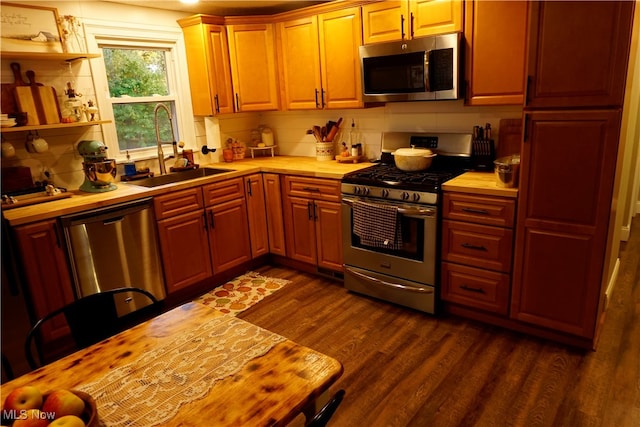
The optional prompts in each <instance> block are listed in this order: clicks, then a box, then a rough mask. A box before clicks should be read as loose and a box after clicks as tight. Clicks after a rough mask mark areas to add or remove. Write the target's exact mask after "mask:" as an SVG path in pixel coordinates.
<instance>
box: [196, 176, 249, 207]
mask: <svg viewBox="0 0 640 427" xmlns="http://www.w3.org/2000/svg"><path fill="white" fill-rule="evenodd" d="M202 192H203V194H204V204H205V206H213V205H216V204H219V203H224V202H228V201H229V200H234V199H240V198H242V197H244V186H243V184H242V178H233V179H228V180H226V181H221V182H216V183H214V184H208V185H205V186H203V187H202Z"/></svg>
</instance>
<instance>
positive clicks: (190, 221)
mask: <svg viewBox="0 0 640 427" xmlns="http://www.w3.org/2000/svg"><path fill="white" fill-rule="evenodd" d="M205 227H206V224H205V222H204V210H202V209H200V210H197V211H192V212H189V213H186V214H182V215H178V216H174V217H172V218H169V219H164V220H162V221H158V237H159V240H160V249H161V252H162V265H163V268H164V276H165V280H166V286H167V293H171V292H175V291H177V290H179V289H183V288H186V287H188V286H189V285H193V284H194V283H197V282H200V281H202V280H205V279H207V278H209V277H211V275H212V270H211V261H210V260H209V241H208V239H207V230H206V228H205Z"/></svg>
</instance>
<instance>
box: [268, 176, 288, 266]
mask: <svg viewBox="0 0 640 427" xmlns="http://www.w3.org/2000/svg"><path fill="white" fill-rule="evenodd" d="M262 178H263V184H264V203H265V209H266V216H267V233H268V235H269V252H270V253H272V254H275V255H280V256H286V255H287V250H286V245H285V237H284V235H285V231H284V214H283V210H282V192H281V190H280V188H281V185H280V175H279V174H275V173H264V174H262Z"/></svg>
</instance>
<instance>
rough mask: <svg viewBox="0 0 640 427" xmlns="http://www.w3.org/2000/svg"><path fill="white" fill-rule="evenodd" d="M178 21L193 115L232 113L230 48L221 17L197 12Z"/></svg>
mask: <svg viewBox="0 0 640 427" xmlns="http://www.w3.org/2000/svg"><path fill="white" fill-rule="evenodd" d="M218 21H220V22H218ZM211 22H218V23H216V24H214V23H211ZM178 23H179V24H180V26H181V27H182V32H183V35H184V42H185V47H186V55H187V65H188V71H189V84H190V88H191V103H192V105H193V114H194V115H196V116H212V115H215V114H225V113H232V112H233V91H232V87H231V67H230V64H229V48H228V44H227V34H226V30H225V27H224V26H223V25H222V20H221V18H217V17H208V16H202V15H199V16H196V17H190V18H185V19H181V20H178Z"/></svg>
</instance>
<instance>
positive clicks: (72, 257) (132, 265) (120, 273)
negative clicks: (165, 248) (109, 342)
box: [60, 197, 166, 315]
mask: <svg viewBox="0 0 640 427" xmlns="http://www.w3.org/2000/svg"><path fill="white" fill-rule="evenodd" d="M60 220H61V222H62V226H63V230H64V235H65V241H66V245H67V250H68V253H69V261H70V264H71V271H72V274H73V281H74V285H75V289H76V296H77V297H78V298H80V297H82V296H85V295H90V294H94V293H98V292H103V291H105V290H107V289H113V288H119V287H128V286H131V287H136V288H142V289H145V290H147V291H149V292H151V293H152V294H153V295H155V297H156V298H157V299H158V300H163V299H164V298H165V296H166V294H165V288H164V277H163V274H162V265H161V262H160V251H159V248H158V239H157V236H156V224H155V217H154V214H153V202H152V198H150V197H149V198H145V199H141V200H136V201H134V202H128V203H122V204H118V205H114V206H108V207H105V208H100V209H94V210H90V211H84V212H81V213H78V214H73V215H66V216H63V217H61V218H60ZM135 298H139V297H138V296H137V295H136V296H135V297H133V294H128V293H126V294H124V297H123V299H122V300H121V301H117V307H118V314H119V315H124V314H127V313H129V312H131V311H135V310H137V309H140V308H142V307H143V306H145V305H147V301H145V300H144V299H140V300H136V299H135Z"/></svg>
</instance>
